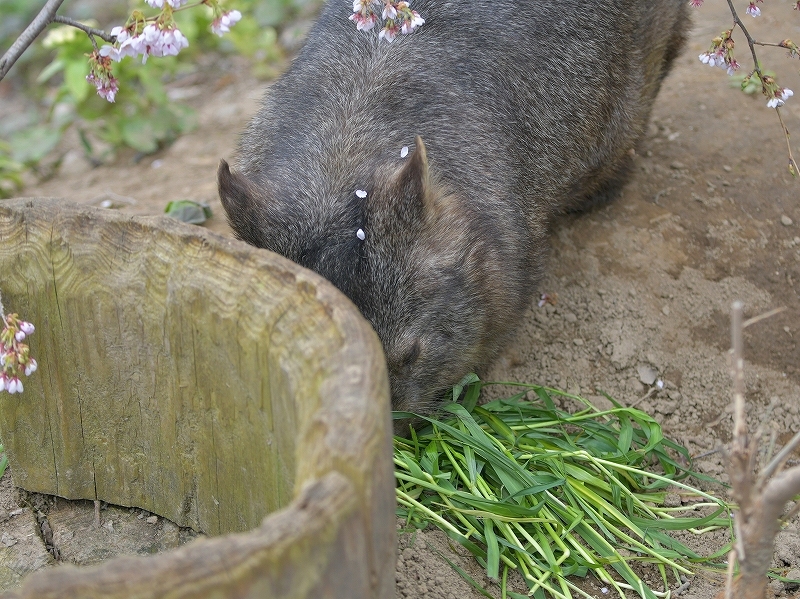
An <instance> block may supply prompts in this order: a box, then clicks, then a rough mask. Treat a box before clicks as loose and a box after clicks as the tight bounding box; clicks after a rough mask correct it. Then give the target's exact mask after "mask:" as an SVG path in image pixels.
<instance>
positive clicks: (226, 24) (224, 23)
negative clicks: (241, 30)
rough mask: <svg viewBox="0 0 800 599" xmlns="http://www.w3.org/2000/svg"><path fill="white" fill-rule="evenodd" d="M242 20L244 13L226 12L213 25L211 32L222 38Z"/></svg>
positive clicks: (236, 11)
mask: <svg viewBox="0 0 800 599" xmlns="http://www.w3.org/2000/svg"><path fill="white" fill-rule="evenodd" d="M241 18H242V13H240V12H239V11H238V10H229V11H228V12H224V13H222V14H221V15H220V16H219V17H218V18H216V19H214V22H213V23H211V31H212V32H214V33H216V34H217V35H218V36H220V37H222V36H223V35H224V34H226V33H228V32H229V31H230V30H231V27H233V26H234V25H235V24H236V23H238V22H239V20H240V19H241Z"/></svg>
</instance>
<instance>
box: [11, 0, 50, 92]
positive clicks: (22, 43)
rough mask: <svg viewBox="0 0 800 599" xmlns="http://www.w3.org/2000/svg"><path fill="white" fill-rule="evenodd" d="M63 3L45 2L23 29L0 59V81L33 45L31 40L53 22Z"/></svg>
mask: <svg viewBox="0 0 800 599" xmlns="http://www.w3.org/2000/svg"><path fill="white" fill-rule="evenodd" d="M63 2H64V0H47V4H45V5H44V8H42V10H41V11H39V14H38V15H36V18H35V19H34V20H33V21H31V24H30V25H28V26H27V27H26V28H25V31H23V32H22V34H21V35H20V36H19V37H18V38H17V39H16V41H15V42H14V43H13V44H11V47H10V48H9V49H8V51H7V52H6V53H5V54H4V55H3V58H0V81H2V79H3V77H5V76H6V74H7V73H8V71H9V70H10V69H11V67H12V66H13V65H14V63H15V62H17V59H18V58H19V57H20V56H22V53H23V52H25V50H27V49H28V46H30V45H31V44H32V43H33V40H35V39H36V38H37V37H38V36H39V34H40V33H41V32H42V31H43V30H44V28H45V27H47V26H48V25H49V24H50V23H52V22H53V18H54V17H55V16H56V11H57V10H58V8H59V7H60V6H61V4H62V3H63Z"/></svg>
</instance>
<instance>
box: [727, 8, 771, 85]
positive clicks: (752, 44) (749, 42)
mask: <svg viewBox="0 0 800 599" xmlns="http://www.w3.org/2000/svg"><path fill="white" fill-rule="evenodd" d="M728 8H730V9H731V14H732V15H733V24H734V26H738V27H739V29H741V30H742V33H744V36H745V37H746V38H747V45H748V46H750V54H752V55H753V64H754V65H755V71H756V73H758V78H759V80H762V81H763V79H762V77H763V75H762V73H761V67H760V66H758V56H756V49H755V43H756V41H755V40H754V39H753V37H752V36H751V35H750V32H749V31H747V27H745V26H744V23H742V20H741V19H740V18H739V15H738V14H737V13H736V9H735V8H734V7H733V1H732V0H728Z"/></svg>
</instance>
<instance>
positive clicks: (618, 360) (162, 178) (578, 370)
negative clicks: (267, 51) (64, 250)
mask: <svg viewBox="0 0 800 599" xmlns="http://www.w3.org/2000/svg"><path fill="white" fill-rule="evenodd" d="M723 4H724V3H722V2H718V3H712V2H707V3H706V6H704V7H703V8H702V9H701V10H699V11H697V12H696V14H695V17H696V19H695V28H694V31H693V33H692V36H691V40H690V43H689V44H688V47H687V49H686V51H685V53H684V54H683V56H682V57H681V58H680V59H679V60H678V62H677V65H676V67H675V69H674V71H673V73H672V74H671V75H670V76H669V77H668V79H667V80H666V81H665V84H664V87H663V90H662V92H661V95H660V97H659V99H658V102H657V104H656V107H655V110H654V113H653V118H652V123H651V125H650V127H649V129H648V132H647V135H646V138H645V139H644V141H643V144H642V147H641V148H639V151H638V155H637V157H636V159H635V165H636V168H635V173H634V174H633V177H632V179H631V181H630V183H629V185H628V186H627V187H626V188H625V190H624V192H623V194H622V197H620V198H619V200H618V201H616V202H614V203H613V204H611V205H609V206H606V207H604V208H602V209H599V210H597V211H595V212H592V213H589V214H582V215H570V216H567V217H565V218H563V219H562V220H561V221H560V222H558V223H557V224H556V226H555V228H554V231H553V235H552V252H551V256H550V261H549V270H548V274H547V276H546V278H545V280H544V281H543V283H542V286H541V290H540V292H541V293H547V294H549V295H550V296H552V297H555V298H557V300H556V302H555V305H551V304H546V305H545V306H544V307H542V308H539V307H537V305H536V301H537V300H538V296H537V297H532V298H531V308H530V310H529V312H528V314H527V315H526V317H525V320H524V322H523V323H522V324H521V326H520V328H519V333H518V336H517V340H516V343H515V345H514V347H512V348H511V349H510V350H509V351H508V352H507V353H506V354H505V355H504V356H503V357H502V358H501V359H500V360H499V361H498V363H497V364H496V365H495V366H494V368H493V370H492V371H491V378H492V379H493V380H516V381H526V382H536V383H540V384H546V385H551V386H555V387H559V388H563V389H567V390H569V391H571V392H574V393H577V394H581V395H583V396H585V397H589V398H593V399H596V401H597V402H598V403H602V402H603V401H604V399H603V398H602V396H601V391H603V392H607V393H609V394H611V395H612V396H613V397H615V398H616V399H617V400H619V401H621V402H623V403H625V404H633V403H634V402H639V403H638V407H639V408H641V409H643V410H645V411H646V412H648V413H650V414H652V415H654V416H655V417H656V418H657V419H658V420H659V421H660V422H661V423H662V425H663V426H664V429H665V431H666V433H667V434H668V435H669V436H671V437H672V438H674V439H676V440H678V441H680V442H682V443H684V444H685V445H687V446H688V447H689V448H690V450H691V451H692V453H693V454H694V455H698V456H702V457H700V458H699V459H698V460H697V462H696V466H697V468H698V470H700V471H701V472H704V473H707V474H710V475H713V476H716V477H719V478H720V479H721V480H723V481H724V480H725V479H726V475H725V472H724V466H723V458H722V456H721V454H720V453H719V452H717V453H709V452H711V451H712V450H714V449H716V448H718V447H719V446H720V445H721V444H723V443H725V442H727V441H728V440H729V437H730V431H731V411H730V407H729V403H730V387H731V385H730V381H729V376H728V367H727V357H726V351H727V348H728V347H729V324H728V323H729V316H728V315H729V310H730V305H731V302H732V301H733V300H735V299H740V300H742V301H744V303H745V306H746V314H747V315H748V316H754V315H757V314H759V313H762V312H764V311H766V310H769V309H772V308H775V307H779V306H784V307H786V310H785V311H784V312H783V313H781V314H779V315H777V316H774V317H772V318H770V319H768V320H766V321H763V322H760V323H759V324H757V325H755V326H753V327H750V328H748V329H747V331H746V334H745V336H746V349H745V351H746V358H747V364H746V385H747V399H748V401H749V410H748V416H749V418H750V421H751V425H753V426H755V425H757V424H759V423H763V424H764V426H765V427H766V430H767V432H768V433H774V434H775V435H776V439H777V443H778V444H781V443H784V442H785V441H786V440H788V438H789V437H790V436H791V435H792V434H793V433H794V432H796V431H797V430H798V429H800V393H799V392H800V348H798V338H800V320H798V316H800V298H799V297H798V291H800V287H799V286H800V203H798V200H799V199H800V183H799V182H798V180H793V179H792V177H791V176H790V175H789V173H788V172H787V169H786V163H787V158H786V144H785V141H784V138H783V136H782V134H781V129H780V125H779V122H778V119H777V117H776V115H775V111H773V110H769V109H767V108H766V107H765V100H764V98H763V97H762V96H760V95H754V96H747V95H745V94H742V93H740V92H738V91H736V90H735V89H732V88H731V86H730V84H729V79H728V78H727V76H726V75H725V74H724V72H723V71H722V70H720V69H713V70H712V69H709V68H708V67H705V66H703V65H701V64H700V63H699V61H698V60H697V55H698V54H699V53H700V52H702V51H704V50H706V49H707V47H708V44H709V40H710V39H711V38H712V37H713V36H714V35H716V34H718V33H719V31H721V30H722V29H723V28H727V27H728V23H729V20H730V16H729V15H728V14H727V13H726V10H727V9H726V8H725V6H723ZM790 4H791V3H789V2H788V1H787V0H782V1H780V2H774V3H771V4H770V5H769V6H767V7H766V8H765V9H764V13H765V14H764V16H763V17H762V18H761V19H760V20H759V21H753V20H748V25H750V24H753V26H754V28H755V29H756V35H761V36H762V37H764V38H765V39H773V38H774V40H775V41H777V40H778V39H781V38H785V37H792V38H794V39H799V38H800V20H798V19H797V18H796V13H794V14H793V13H792V11H791V10H789V8H790ZM717 5H718V6H717ZM792 17H795V18H794V20H793V21H792V20H790V19H791V18H792ZM740 45H741V49H740V51H739V58H740V60H742V61H743V62H744V59H745V57H746V56H745V52H744V50H745V46H744V43H743V41H742V42H741V44H740ZM761 55H762V60H763V61H765V62H768V64H769V65H770V66H771V67H772V68H774V69H775V70H776V71H777V72H778V73H779V75H780V77H781V79H780V80H781V81H782V83H783V85H785V86H787V87H789V88H792V89H795V90H800V77H798V73H797V63H796V61H795V62H794V63H792V62H790V61H788V60H786V59H784V57H783V52H782V51H772V52H768V51H767V50H766V49H762V50H761ZM250 73H251V71H250V69H249V67H248V65H246V64H244V63H240V62H238V61H235V60H233V61H232V60H230V59H228V60H227V61H226V62H221V63H219V64H217V65H216V66H215V67H214V68H210V69H206V70H205V71H204V72H203V74H202V75H198V76H194V77H193V78H190V79H187V80H184V81H179V82H178V83H177V84H176V85H175V86H174V89H175V90H178V91H176V92H174V93H176V94H180V95H182V96H183V97H194V99H193V103H194V104H195V106H196V107H197V108H198V111H199V127H198V129H197V130H196V131H194V132H193V133H191V134H188V135H185V136H184V137H182V138H180V139H179V140H177V141H176V142H175V143H174V144H173V145H171V146H170V147H169V148H166V149H164V150H163V151H161V152H159V153H158V154H157V155H154V156H146V157H137V156H134V155H133V154H126V153H121V154H120V155H119V156H118V158H117V160H116V161H115V162H114V163H113V164H108V165H104V166H100V167H96V168H93V167H92V166H91V165H90V164H88V163H87V162H86V161H85V160H84V159H83V158H82V154H81V151H80V149H79V147H80V146H79V144H78V143H77V140H75V139H67V140H66V141H65V143H64V144H63V147H62V152H61V154H60V157H61V158H62V160H61V165H60V168H59V169H58V170H57V171H56V173H55V174H54V175H53V176H52V177H51V178H50V179H49V180H46V181H31V182H30V184H29V185H28V186H27V187H26V188H25V189H24V190H23V195H26V196H55V197H63V198H66V199H69V200H72V201H76V202H81V203H90V204H93V205H100V203H101V202H103V201H104V200H110V201H111V204H112V207H113V209H117V210H122V211H124V212H126V213H130V214H140V215H146V214H159V213H161V212H162V211H163V209H164V206H165V204H166V203H167V202H168V201H169V200H173V199H182V198H189V199H193V200H196V201H202V202H207V203H209V204H210V205H211V207H212V209H213V210H214V216H213V218H211V219H210V221H209V222H208V223H207V226H208V228H210V229H212V230H214V231H217V232H220V233H222V234H226V235H230V230H229V229H228V227H227V224H226V223H225V219H224V213H223V210H222V207H221V205H220V203H219V200H218V198H217V194H216V183H215V169H216V165H217V163H218V161H219V159H220V158H223V157H224V158H230V157H231V155H232V154H233V151H234V148H235V144H236V140H237V137H238V134H239V132H240V131H241V129H242V128H243V127H244V125H245V123H246V122H247V120H248V118H249V117H250V116H251V115H252V114H253V113H254V111H255V110H256V108H257V104H258V99H259V98H260V96H261V95H262V93H263V91H264V88H265V87H266V85H268V84H265V83H262V82H259V81H257V80H256V79H254V78H253V77H252V76H251V74H250ZM2 91H3V90H2V88H0V100H1V101H2V109H3V112H4V113H5V114H4V115H3V118H6V115H9V116H10V115H13V114H15V113H16V112H17V111H19V110H21V109H22V103H23V102H24V100H22V99H21V98H18V97H16V96H14V95H13V94H6V95H2ZM6 111H7V112H6ZM782 114H783V117H784V119H785V122H786V125H787V127H788V128H789V130H790V131H791V132H793V133H794V135H795V137H794V138H793V140H792V149H793V151H794V153H795V156H797V157H800V146H799V145H797V141H796V139H797V138H798V136H800V99H797V97H796V98H794V99H792V100H790V101H789V102H788V104H787V106H786V107H785V108H784V109H783V111H782ZM653 374H654V375H655V378H656V380H660V381H663V383H664V388H663V389H662V390H658V389H655V388H654V386H653V385H652V384H651V383H652V382H653V381H652V378H651V377H650V376H648V375H653ZM646 395H647V397H646V398H645V399H642V398H643V397H644V396H646ZM799 458H800V456H798V455H795V456H794V462H793V463H797V460H798V459H799ZM11 474H12V475H13V473H11ZM716 491H717V492H723V490H722V489H721V488H717V489H716ZM23 499H25V498H23ZM31 506H34V507H33V508H32V507H31ZM103 507H104V509H103V510H102V511H101V513H100V515H101V523H102V526H101V527H100V528H97V527H96V526H94V525H93V518H94V513H93V506H92V504H91V503H90V502H85V503H80V502H77V503H76V502H67V501H64V500H61V499H55V498H41V497H28V498H27V499H25V501H22V499H21V498H20V497H19V496H18V493H17V491H16V490H15V489H14V488H13V485H12V484H11V482H10V479H9V474H8V473H7V474H6V475H5V477H4V478H3V479H2V481H0V557H2V560H0V561H2V562H3V563H4V564H11V565H7V566H6V567H5V569H4V570H3V571H0V588H8V587H10V586H13V585H14V584H17V583H18V581H19V579H20V577H21V576H23V575H24V574H25V573H27V572H29V571H31V570H35V569H38V568H40V567H45V566H48V565H50V564H52V563H54V561H55V560H54V558H53V554H54V553H57V555H58V559H60V560H63V561H70V562H76V563H94V562H96V561H98V560H100V559H104V558H106V557H110V556H112V555H117V554H119V553H121V552H132V553H151V552H154V551H157V550H161V549H165V548H169V547H172V546H175V545H177V544H179V543H181V542H184V541H185V540H187V539H188V538H190V537H191V536H192V535H191V534H189V533H187V532H185V531H181V530H179V529H177V527H175V526H174V525H173V524H171V523H169V522H167V521H164V520H163V519H161V518H157V517H152V516H151V515H150V514H143V513H142V512H141V510H136V509H129V508H115V507H113V506H103ZM36 512H40V513H41V514H40V516H39V522H38V523H37V517H36ZM45 513H46V520H47V523H48V526H49V528H50V530H51V534H50V536H47V534H46V535H45V536H47V539H49V547H50V549H51V551H50V552H49V553H48V551H47V549H46V547H45V545H44V542H43V536H42V534H41V532H40V531H41V529H42V516H43V515H45ZM398 528H402V524H401V523H400V522H398ZM724 540H725V539H724V538H723V537H722V536H721V535H720V534H714V535H708V536H705V537H700V538H697V539H693V540H692V543H693V544H694V546H695V547H696V548H697V549H698V550H699V551H701V552H703V551H705V552H711V551H713V550H715V549H716V548H717V547H719V546H720V545H721V544H722V543H723V542H724ZM53 548H55V551H54V550H53ZM776 548H777V549H776V553H775V565H776V566H778V567H780V568H781V571H782V573H783V574H784V575H787V574H788V575H789V577H793V578H800V530H799V528H798V521H797V519H795V521H794V522H793V523H791V525H790V526H788V527H787V528H786V529H785V530H784V531H783V532H781V533H780V538H779V540H778V542H777V543H776ZM443 556H446V557H447V559H449V560H451V561H453V562H454V563H456V564H457V565H459V566H460V567H462V568H464V569H465V570H466V571H468V572H469V573H470V574H471V575H472V576H473V578H474V579H475V580H476V581H477V582H478V583H479V584H481V585H484V586H485V587H486V588H487V589H489V592H490V593H491V594H492V595H494V596H499V592H498V591H497V585H496V584H495V583H493V582H492V581H489V580H488V579H486V578H485V576H483V574H482V573H481V571H480V568H479V566H478V565H477V564H476V563H475V562H474V561H473V560H472V559H471V558H470V557H469V556H467V555H465V554H464V552H463V551H462V550H460V549H458V548H454V547H452V546H451V544H450V543H449V542H448V540H447V539H446V538H445V537H444V536H443V535H442V534H440V533H438V532H436V531H430V530H428V531H418V532H415V533H409V534H406V533H404V534H401V535H400V540H399V547H398V561H397V596H398V597H400V598H408V599H412V598H422V597H425V598H431V599H454V598H455V597H458V598H459V599H466V598H472V597H476V598H477V597H480V596H481V595H480V594H478V592H477V591H475V590H473V589H472V588H471V587H470V586H469V585H468V584H467V583H466V582H465V581H464V580H463V579H462V578H461V577H460V576H459V575H458V574H457V573H456V572H455V571H454V570H453V569H452V568H451V566H450V565H448V563H447V562H446V560H445V558H444V557H443ZM654 583H655V579H654ZM517 584H518V585H519V581H517ZM675 587H677V583H676V584H675V585H674V586H673V588H675ZM720 588H721V584H720V581H719V580H718V579H715V578H713V577H710V576H707V575H698V576H696V577H695V578H694V579H693V580H692V581H691V584H690V586H689V588H688V590H686V591H684V592H683V593H682V594H681V597H688V598H693V599H711V598H712V597H713V596H714V594H715V593H716V592H717V591H719V589H720ZM771 589H772V590H773V592H774V593H775V596H781V597H792V596H797V589H796V588H792V587H787V586H786V585H784V584H783V583H779V582H774V583H772V585H771ZM516 590H517V591H518V592H524V588H523V587H522V586H521V585H519V586H518V587H517V589H516ZM585 590H586V591H587V592H588V593H589V594H590V595H592V596H595V597H607V596H609V595H607V594H604V593H603V590H602V585H601V584H599V583H596V581H592V580H588V581H587V582H586V584H585Z"/></svg>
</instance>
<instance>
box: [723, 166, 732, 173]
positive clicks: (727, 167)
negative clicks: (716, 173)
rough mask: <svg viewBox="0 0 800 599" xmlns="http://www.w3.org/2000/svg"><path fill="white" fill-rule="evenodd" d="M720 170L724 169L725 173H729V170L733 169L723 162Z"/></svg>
mask: <svg viewBox="0 0 800 599" xmlns="http://www.w3.org/2000/svg"><path fill="white" fill-rule="evenodd" d="M722 170H724V171H725V172H726V173H729V172H731V171H732V170H733V169H732V168H731V167H730V166H728V165H727V164H723V165H722Z"/></svg>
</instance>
